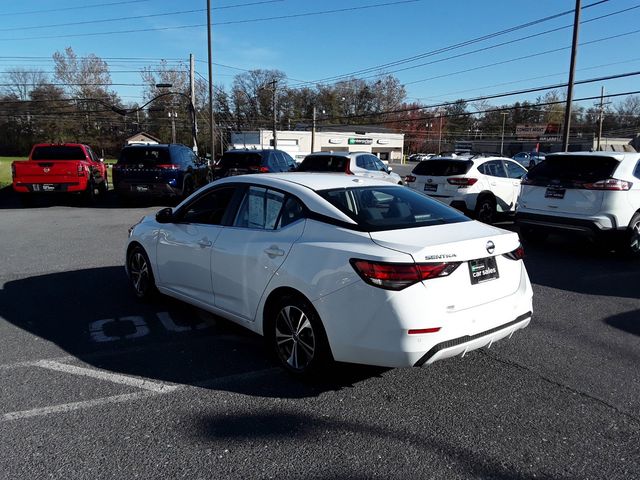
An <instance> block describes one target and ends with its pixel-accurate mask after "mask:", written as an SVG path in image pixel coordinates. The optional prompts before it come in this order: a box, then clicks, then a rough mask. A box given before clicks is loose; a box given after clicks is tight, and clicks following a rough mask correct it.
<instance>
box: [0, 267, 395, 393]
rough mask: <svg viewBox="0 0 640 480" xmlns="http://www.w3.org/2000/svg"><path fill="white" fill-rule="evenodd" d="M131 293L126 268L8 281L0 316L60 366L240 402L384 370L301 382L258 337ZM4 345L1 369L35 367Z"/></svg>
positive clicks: (16, 345) (318, 388)
mask: <svg viewBox="0 0 640 480" xmlns="http://www.w3.org/2000/svg"><path fill="white" fill-rule="evenodd" d="M129 288H130V287H129V284H128V280H127V278H126V274H125V272H124V268H123V267H103V268H91V269H85V270H76V271H70V272H60V273H51V274H47V275H39V276H33V277H29V278H23V279H18V280H11V281H8V282H6V283H5V284H4V286H3V287H2V289H1V290H0V317H2V318H4V319H5V320H6V321H7V322H9V323H11V324H13V325H15V326H16V327H19V328H21V329H23V330H25V331H27V332H29V333H31V334H33V335H36V336H38V337H40V338H42V339H44V340H46V341H48V342H52V343H53V344H55V345H57V346H58V347H60V348H62V349H63V350H64V351H65V352H67V353H68V354H69V355H70V356H71V358H63V359H62V360H61V361H63V362H69V363H74V362H76V359H78V360H81V361H82V362H85V363H88V364H89V365H92V366H95V367H97V368H101V369H104V370H107V371H111V372H114V373H120V374H125V375H135V376H139V377H144V378H148V379H150V380H158V381H163V382H172V383H176V384H185V385H194V386H198V387H203V388H212V389H224V390H228V391H232V392H237V393H242V394H246V395H258V396H272V397H289V398H300V397H308V396H316V395H319V394H321V393H322V392H324V391H327V390H337V389H340V388H343V387H348V386H350V385H353V384H354V383H356V382H359V381H362V380H365V379H367V378H370V377H372V376H377V375H380V374H381V373H382V372H383V371H384V370H385V369H380V368H372V367H359V366H342V365H341V366H339V367H337V368H336V373H335V374H331V375H327V376H326V378H319V379H318V380H317V381H315V382H312V383H304V382H300V381H298V380H297V379H294V378H292V377H290V376H289V375H288V374H286V373H284V372H283V371H281V370H280V368H279V367H276V365H275V363H274V361H273V360H272V359H271V358H270V356H269V355H268V354H267V352H266V349H265V348H264V344H263V341H262V337H260V336H259V335H256V334H254V333H252V332H250V331H248V330H246V329H244V328H242V327H239V326H237V325H235V324H233V323H231V322H228V321H226V320H224V319H222V318H220V317H216V316H214V315H211V314H209V313H207V312H204V311H203V310H200V309H198V308H195V307H192V306H190V305H188V304H186V303H183V302H179V301H177V300H173V299H171V298H169V297H166V296H163V295H158V296H157V298H155V299H154V300H153V301H152V302H141V301H139V300H138V299H136V298H135V296H134V295H133V293H132V292H131V291H130V289H129ZM23 341H24V342H29V341H31V340H30V339H25V340H23ZM4 345H5V347H4V349H3V357H4V361H5V362H20V361H25V360H33V359H31V358H27V359H25V358H24V353H23V350H24V344H22V343H20V342H13V341H10V342H6V343H5V344H4ZM38 355H39V357H42V356H44V355H42V354H38ZM45 355H46V354H45ZM49 356H54V357H59V356H60V355H59V352H57V354H54V355H49Z"/></svg>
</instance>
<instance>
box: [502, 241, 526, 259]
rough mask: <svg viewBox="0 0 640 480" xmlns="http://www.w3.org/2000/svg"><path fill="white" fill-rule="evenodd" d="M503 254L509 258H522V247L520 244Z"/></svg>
mask: <svg viewBox="0 0 640 480" xmlns="http://www.w3.org/2000/svg"><path fill="white" fill-rule="evenodd" d="M504 256H505V257H507V258H510V259H511V260H522V259H523V258H524V247H523V246H522V244H520V245H518V248H516V249H515V250H513V251H511V252H509V253H505V254H504Z"/></svg>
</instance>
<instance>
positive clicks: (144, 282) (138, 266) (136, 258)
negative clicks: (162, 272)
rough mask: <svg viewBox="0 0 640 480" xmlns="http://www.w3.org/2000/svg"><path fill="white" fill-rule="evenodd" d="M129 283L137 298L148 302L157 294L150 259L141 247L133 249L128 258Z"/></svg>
mask: <svg viewBox="0 0 640 480" xmlns="http://www.w3.org/2000/svg"><path fill="white" fill-rule="evenodd" d="M127 272H128V274H129V282H130V283H131V287H132V288H133V293H135V295H136V297H138V298H140V299H143V300H146V299H148V298H150V297H152V296H153V294H155V292H156V286H155V280H154V278H153V271H152V270H151V262H149V257H148V256H147V253H146V252H145V251H144V248H142V247H141V246H140V245H137V246H135V247H133V249H132V250H131V252H129V256H128V257H127Z"/></svg>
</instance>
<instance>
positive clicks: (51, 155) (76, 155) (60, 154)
mask: <svg viewBox="0 0 640 480" xmlns="http://www.w3.org/2000/svg"><path fill="white" fill-rule="evenodd" d="M31 159H32V160H86V159H87V156H86V155H85V154H84V151H83V150H82V148H81V147H79V146H73V147H72V146H62V145H59V146H51V147H36V148H35V149H34V151H33V154H32V155H31Z"/></svg>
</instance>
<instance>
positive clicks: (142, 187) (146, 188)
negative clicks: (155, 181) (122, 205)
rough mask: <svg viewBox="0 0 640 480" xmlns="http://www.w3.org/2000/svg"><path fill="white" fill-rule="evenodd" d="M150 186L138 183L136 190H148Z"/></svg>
mask: <svg viewBox="0 0 640 480" xmlns="http://www.w3.org/2000/svg"><path fill="white" fill-rule="evenodd" d="M148 191H149V187H148V186H146V185H136V192H148Z"/></svg>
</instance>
